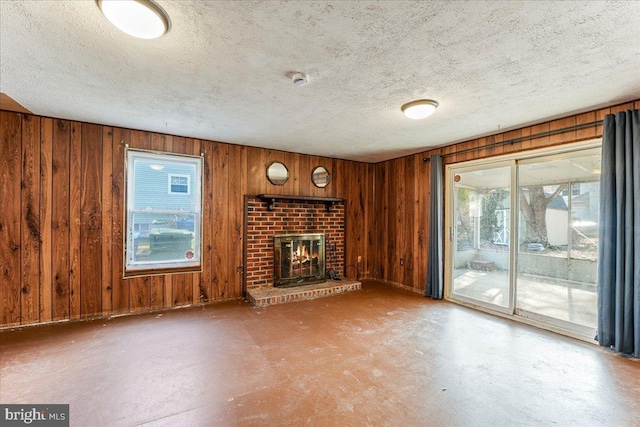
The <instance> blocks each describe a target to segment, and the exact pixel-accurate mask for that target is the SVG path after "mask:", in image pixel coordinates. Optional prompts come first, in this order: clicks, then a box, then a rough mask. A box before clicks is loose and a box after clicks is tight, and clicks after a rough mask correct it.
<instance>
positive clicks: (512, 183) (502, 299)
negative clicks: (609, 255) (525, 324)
mask: <svg viewBox="0 0 640 427" xmlns="http://www.w3.org/2000/svg"><path fill="white" fill-rule="evenodd" d="M593 145H594V144H593V143H592V144H590V147H593ZM565 150H566V149H565ZM599 173H600V149H599V148H579V149H578V148H576V149H575V150H572V151H565V152H561V153H553V154H546V153H544V152H537V153H530V154H528V157H521V158H518V157H517V156H512V157H511V158H506V159H503V160H501V161H498V162H496V161H490V162H481V161H475V162H470V163H469V164H459V165H453V166H449V167H447V186H448V188H450V189H451V191H448V192H447V204H446V206H447V216H446V218H447V230H448V233H449V236H448V239H446V240H447V243H446V246H447V254H448V261H447V274H446V291H447V296H448V298H450V299H452V300H454V301H459V302H462V303H465V304H472V305H474V306H479V307H483V308H487V309H489V310H493V311H499V312H502V313H506V314H510V315H514V316H518V317H522V318H526V319H530V320H532V321H535V322H537V323H544V324H546V325H549V326H550V327H551V328H552V329H560V330H564V331H567V332H570V333H571V334H572V335H580V336H583V337H589V336H590V337H593V334H594V333H595V327H596V308H597V291H596V279H597V256H598V211H599V200H600V194H599ZM512 207H513V209H512Z"/></svg>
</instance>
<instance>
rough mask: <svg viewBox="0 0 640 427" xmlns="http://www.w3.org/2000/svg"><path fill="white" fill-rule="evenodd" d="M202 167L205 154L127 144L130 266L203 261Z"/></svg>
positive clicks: (184, 264) (183, 264) (169, 265)
mask: <svg viewBox="0 0 640 427" xmlns="http://www.w3.org/2000/svg"><path fill="white" fill-rule="evenodd" d="M201 171H202V159H201V158H197V157H191V156H182V155H173V154H158V153H150V152H145V151H138V150H127V212H128V214H127V240H126V270H127V271H133V270H145V269H153V268H180V267H193V266H199V265H200V222H201V214H200V206H201V191H200V189H201V185H202V184H201V173H202V172H201Z"/></svg>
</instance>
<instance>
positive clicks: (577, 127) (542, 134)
mask: <svg viewBox="0 0 640 427" xmlns="http://www.w3.org/2000/svg"><path fill="white" fill-rule="evenodd" d="M601 124H602V120H596V121H595V122H590V123H583V124H581V125H574V126H569V127H566V128H561V129H554V130H548V131H545V132H540V133H536V134H533V135H527V136H520V137H518V138H513V139H508V140H506V141H499V142H494V143H493V144H489V145H483V146H482V147H471V148H465V149H464V150H460V151H454V152H452V153H445V154H442V157H446V156H453V155H454V154H463V153H468V152H471V151H476V150H484V149H485V148H493V147H499V146H501V145H507V144H509V145H513V144H515V143H516V142H522V141H526V140H528V139H534V138H543V137H545V136H551V135H557V134H559V133H564V132H571V131H574V130H580V129H585V128H589V127H592V126H599V125H601ZM422 160H423V161H425V162H427V161H429V160H430V159H429V157H424V158H423V159H422Z"/></svg>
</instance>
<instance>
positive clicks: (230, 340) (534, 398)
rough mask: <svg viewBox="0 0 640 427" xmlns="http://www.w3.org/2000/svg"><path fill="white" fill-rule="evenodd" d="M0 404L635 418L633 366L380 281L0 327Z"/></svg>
mask: <svg viewBox="0 0 640 427" xmlns="http://www.w3.org/2000/svg"><path fill="white" fill-rule="evenodd" d="M0 367H1V376H0V401H1V402H2V403H69V404H70V405H71V425H74V426H136V425H149V426H212V425H215V426H248V425H272V426H275V425H278V426H282V425H291V426H304V425H313V426H367V425H375V426H381V425H395V426H445V425H446V426H506V425H535V426H540V425H579V426H587V425H603V426H632V425H640V363H639V362H638V361H635V360H631V359H624V358H621V357H619V356H618V355H616V354H614V353H611V352H609V351H608V350H606V349H602V348H600V347H597V346H594V345H590V344H588V343H584V342H581V341H577V340H573V339H570V338H564V337H562V336H559V335H556V334H553V333H550V332H546V331H542V330H537V329H535V328H532V327H529V326H526V325H521V324H518V323H515V322H512V321H508V320H504V319H501V318H497V317H492V316H490V315H488V314H485V313H481V312H476V311H473V310H471V309H468V308H465V307H460V306H457V305H454V304H451V303H448V302H436V301H431V300H429V299H425V298H424V297H422V296H420V295H418V294H415V293H411V292H408V291H405V290H403V289H398V288H394V287H391V286H387V285H384V284H381V283H378V282H373V281H363V286H362V290H361V291H359V292H348V293H345V294H342V295H337V296H335V297H332V298H321V299H316V300H311V301H302V302H295V303H289V304H283V305H275V306H270V307H265V308H254V307H252V306H251V305H249V304H248V303H246V302H240V301H236V302H228V303H220V304H214V305H209V306H205V307H198V308H192V309H183V310H172V311H168V312H163V313H162V315H160V314H158V313H153V314H146V315H141V316H129V317H121V318H116V319H112V320H98V321H91V322H81V323H69V324H59V325H50V326H39V327H31V328H23V329H21V330H20V329H16V330H14V331H10V330H7V331H3V332H2V333H0Z"/></svg>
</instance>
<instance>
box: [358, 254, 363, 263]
mask: <svg viewBox="0 0 640 427" xmlns="http://www.w3.org/2000/svg"><path fill="white" fill-rule="evenodd" d="M361 262H362V257H361V256H360V255H358V264H360V263H361Z"/></svg>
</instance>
